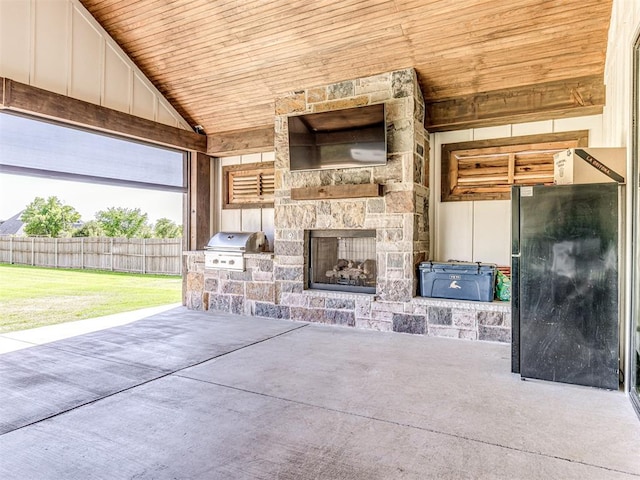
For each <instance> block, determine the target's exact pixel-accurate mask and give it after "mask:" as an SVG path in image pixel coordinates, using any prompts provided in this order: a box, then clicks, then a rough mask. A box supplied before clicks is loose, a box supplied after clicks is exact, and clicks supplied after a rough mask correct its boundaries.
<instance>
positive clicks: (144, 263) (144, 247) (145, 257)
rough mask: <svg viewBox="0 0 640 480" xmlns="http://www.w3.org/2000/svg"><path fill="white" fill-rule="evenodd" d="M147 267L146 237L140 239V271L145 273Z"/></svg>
mask: <svg viewBox="0 0 640 480" xmlns="http://www.w3.org/2000/svg"><path fill="white" fill-rule="evenodd" d="M146 269H147V239H146V238H143V239H142V273H143V274H145V273H147V272H146Z"/></svg>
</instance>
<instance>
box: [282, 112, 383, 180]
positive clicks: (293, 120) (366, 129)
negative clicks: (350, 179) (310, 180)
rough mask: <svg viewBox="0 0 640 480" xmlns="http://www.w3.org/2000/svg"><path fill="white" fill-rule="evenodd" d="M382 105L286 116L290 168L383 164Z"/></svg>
mask: <svg viewBox="0 0 640 480" xmlns="http://www.w3.org/2000/svg"><path fill="white" fill-rule="evenodd" d="M384 119H385V112H384V104H378V105H369V106H366V107H356V108H346V109H343V110H334V111H331V112H320V113H309V114H304V115H297V116H292V117H289V159H290V169H291V170H292V171H296V170H318V169H326V168H352V167H366V166H373V165H384V164H386V163H387V129H386V124H385V120H384Z"/></svg>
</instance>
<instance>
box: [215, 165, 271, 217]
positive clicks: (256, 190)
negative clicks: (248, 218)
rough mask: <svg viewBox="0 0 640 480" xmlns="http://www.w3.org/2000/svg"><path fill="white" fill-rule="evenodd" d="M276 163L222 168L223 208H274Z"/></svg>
mask: <svg viewBox="0 0 640 480" xmlns="http://www.w3.org/2000/svg"><path fill="white" fill-rule="evenodd" d="M274 181H275V168H274V162H261V163H246V164H243V165H228V166H224V167H222V208H223V209H230V208H263V207H272V206H273V194H274V187H275V184H274Z"/></svg>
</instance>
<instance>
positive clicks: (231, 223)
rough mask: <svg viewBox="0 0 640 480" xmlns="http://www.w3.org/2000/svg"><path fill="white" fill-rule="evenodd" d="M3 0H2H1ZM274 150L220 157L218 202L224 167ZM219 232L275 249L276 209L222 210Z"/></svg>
mask: <svg viewBox="0 0 640 480" xmlns="http://www.w3.org/2000/svg"><path fill="white" fill-rule="evenodd" d="M0 1H1V0H0ZM274 159H275V154H274V152H265V153H252V154H249V155H237V156H234V157H222V158H220V159H218V160H219V161H218V162H216V163H217V168H218V171H217V175H216V176H215V177H216V180H215V181H216V185H213V186H212V187H213V190H214V191H215V192H216V195H217V196H218V198H217V204H218V205H222V203H223V202H222V180H223V176H222V167H223V166H227V165H241V164H247V163H259V162H273V161H274ZM216 231H218V232H225V231H226V232H264V233H265V234H266V236H267V239H268V240H269V248H270V250H273V233H274V209H273V207H271V208H232V209H226V210H225V209H222V210H220V216H219V217H218V225H217V230H216Z"/></svg>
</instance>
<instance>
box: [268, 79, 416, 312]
mask: <svg viewBox="0 0 640 480" xmlns="http://www.w3.org/2000/svg"><path fill="white" fill-rule="evenodd" d="M380 103H384V104H385V107H386V119H385V121H386V127H387V164H386V165H384V166H377V167H369V168H367V167H360V168H353V169H338V170H315V171H304V172H300V171H295V172H292V171H291V170H290V169H289V139H288V129H287V122H288V119H289V117H290V116H292V115H300V114H304V113H315V112H325V111H332V110H339V109H344V108H349V107H358V106H366V105H372V104H380ZM424 111H425V110H424V100H423V98H422V93H421V91H420V88H419V87H418V79H417V77H416V74H415V71H414V70H413V69H406V70H398V71H395V72H389V73H384V74H381V75H375V76H372V77H366V78H361V79H357V80H349V81H344V82H340V83H336V84H331V85H326V86H321V87H313V88H308V89H306V90H300V91H298V92H292V93H290V94H288V95H286V96H284V97H282V98H279V99H277V100H276V132H275V145H274V147H275V175H276V180H275V182H276V192H275V205H274V206H275V220H274V225H275V232H274V253H275V257H274V278H275V282H276V298H277V301H278V303H280V304H285V305H288V304H291V305H292V306H293V305H294V304H297V303H300V301H301V300H300V299H297V298H296V297H295V296H291V295H286V294H290V293H295V294H299V295H308V293H305V291H304V290H305V286H306V284H307V282H308V279H307V277H306V274H307V272H308V268H307V260H308V259H307V257H306V255H305V252H307V251H308V245H307V243H306V242H307V238H306V235H305V232H306V231H308V230H314V229H320V230H326V229H375V230H376V252H377V258H376V262H377V272H378V276H377V279H376V285H377V288H376V292H377V293H376V294H377V298H378V299H379V300H380V301H383V302H407V301H409V300H411V298H413V297H414V296H415V294H416V289H417V283H416V282H417V279H416V268H417V265H418V263H420V262H421V261H423V260H425V259H426V258H427V257H428V251H429V225H428V198H429V190H428V187H427V183H428V140H427V133H426V131H425V129H424ZM366 183H378V184H382V185H383V186H384V195H383V196H382V197H377V198H368V199H367V198H349V199H344V200H309V201H298V200H292V199H291V189H292V188H296V187H311V186H327V185H343V186H348V185H355V184H366ZM292 302H293V303H292ZM374 310H375V307H374Z"/></svg>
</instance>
